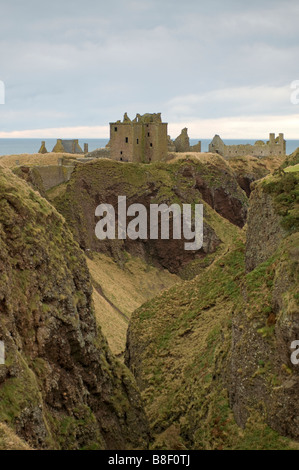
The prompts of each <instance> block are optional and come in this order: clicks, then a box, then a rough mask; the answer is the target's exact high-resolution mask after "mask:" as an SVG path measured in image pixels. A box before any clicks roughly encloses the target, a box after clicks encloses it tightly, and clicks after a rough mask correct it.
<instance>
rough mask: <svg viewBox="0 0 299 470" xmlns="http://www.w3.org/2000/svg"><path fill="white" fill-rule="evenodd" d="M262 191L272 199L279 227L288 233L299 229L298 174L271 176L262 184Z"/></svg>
mask: <svg viewBox="0 0 299 470" xmlns="http://www.w3.org/2000/svg"><path fill="white" fill-rule="evenodd" d="M263 188H264V190H265V191H266V192H267V193H269V194H271V195H272V196H273V197H274V204H275V210H276V212H277V213H278V214H279V215H280V216H281V225H282V227H283V228H284V229H285V230H287V231H288V232H297V231H298V229H299V174H298V173H296V172H288V173H286V174H284V173H283V174H281V175H280V176H276V177H275V176H273V177H272V178H271V179H270V180H269V181H268V180H266V181H265V182H264V184H263Z"/></svg>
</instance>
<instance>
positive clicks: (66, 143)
mask: <svg viewBox="0 0 299 470" xmlns="http://www.w3.org/2000/svg"><path fill="white" fill-rule="evenodd" d="M52 152H55V153H73V154H76V153H77V154H83V153H87V152H88V144H84V152H83V150H82V148H81V147H80V145H79V140H78V139H70V140H63V139H57V142H56V144H55V146H54V148H53V150H52ZM38 153H48V151H47V149H46V146H45V141H42V144H41V148H40V149H39V152H38Z"/></svg>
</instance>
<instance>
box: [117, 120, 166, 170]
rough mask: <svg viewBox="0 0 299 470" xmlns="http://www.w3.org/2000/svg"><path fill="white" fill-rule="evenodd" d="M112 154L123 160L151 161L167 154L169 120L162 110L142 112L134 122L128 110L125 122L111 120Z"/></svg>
mask: <svg viewBox="0 0 299 470" xmlns="http://www.w3.org/2000/svg"><path fill="white" fill-rule="evenodd" d="M109 145H110V157H111V158H112V159H113V160H118V161H123V162H140V163H149V162H154V161H157V160H163V159H165V158H166V157H167V151H168V139H167V123H165V122H162V119H161V113H157V114H144V115H143V116H141V115H140V114H137V115H136V118H135V119H134V120H133V121H131V119H130V118H129V117H128V115H127V113H125V115H124V119H123V121H122V122H121V121H117V122H113V123H110V144H109Z"/></svg>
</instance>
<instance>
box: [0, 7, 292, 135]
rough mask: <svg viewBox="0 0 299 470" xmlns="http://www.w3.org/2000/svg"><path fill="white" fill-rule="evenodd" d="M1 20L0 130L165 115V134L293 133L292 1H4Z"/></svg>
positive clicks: (77, 126)
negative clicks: (2, 91) (0, 87)
mask: <svg viewBox="0 0 299 470" xmlns="http://www.w3.org/2000/svg"><path fill="white" fill-rule="evenodd" d="M0 18H1V29H0V59H1V61H0V80H2V81H3V82H4V84H5V88H6V96H5V98H6V100H5V104H3V105H0V137H45V138H46V137H79V138H82V137H95V138H97V137H99V138H100V137H108V134H109V131H108V126H107V124H108V123H109V122H110V121H116V120H118V119H120V118H122V116H123V114H124V112H128V114H129V116H130V117H131V118H134V117H135V115H136V113H140V114H143V113H146V112H162V117H163V120H164V121H166V122H168V123H169V133H170V134H171V136H172V137H176V135H177V134H178V133H179V131H180V129H181V128H182V127H185V126H186V127H188V129H189V135H190V137H194V138H195V137H198V138H200V137H202V138H210V137H213V135H214V134H215V133H218V134H220V135H221V136H223V137H225V138H235V137H236V138H255V137H256V138H267V137H268V133H269V132H276V133H278V132H284V133H285V134H286V137H287V138H294V139H296V138H297V139H299V104H298V105H294V104H291V101H290V95H291V88H290V85H291V82H293V81H294V80H299V68H298V62H299V61H298V59H299V40H298V39H299V27H298V22H299V2H298V0H283V1H275V0H259V1H257V0H250V1H248V2H244V1H240V0H206V1H201V0H184V1H178V0H139V1H138V0H113V1H108V0H105V1H103V0H84V1H78V0H71V1H69V0H51V1H47V2H45V1H44V0H26V1H24V0H9V1H8V0H0ZM298 97H299V93H298Z"/></svg>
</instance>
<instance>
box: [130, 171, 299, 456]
mask: <svg viewBox="0 0 299 470" xmlns="http://www.w3.org/2000/svg"><path fill="white" fill-rule="evenodd" d="M298 221H299V216H298V176H296V175H282V176H276V177H269V178H267V179H266V180H265V181H262V182H260V183H258V184H257V186H256V189H255V190H254V192H253V193H252V195H251V208H250V212H249V220H248V229H247V231H248V239H247V243H246V246H243V243H242V240H239V241H237V240H235V243H234V248H233V249H229V250H228V252H227V253H226V254H224V255H223V257H222V258H220V259H218V260H217V261H215V262H214V263H213V264H212V265H211V266H210V267H208V268H207V269H206V270H205V271H204V272H203V273H202V274H200V275H199V276H197V277H196V278H194V279H193V280H192V281H188V282H185V283H184V284H182V285H180V286H175V287H173V288H171V289H170V290H168V291H167V292H165V293H163V294H162V295H161V296H160V297H158V298H156V299H155V300H154V301H151V302H148V303H147V304H145V305H143V306H142V307H141V308H140V309H138V310H137V311H136V312H135V313H134V314H133V317H132V319H131V323H130V326H129V331H128V340H127V352H126V363H127V364H128V365H129V367H130V368H131V370H132V372H133V373H134V375H135V377H136V380H137V383H138V385H139V387H140V389H141V391H142V395H143V397H144V400H145V405H146V410H147V413H148V417H149V421H150V425H151V428H152V432H153V435H154V436H155V444H154V445H155V446H156V447H157V448H177V449H182V448H191V449H223V448H233V449H271V448H272V449H285V448H290V447H291V448H298V444H296V443H294V442H291V441H289V440H288V439H286V438H285V437H281V436H287V437H288V438H291V439H298V438H299V435H298V429H299V426H298V416H299V408H298V400H297V397H298V386H299V380H298V379H299V369H298V366H296V365H293V364H292V363H291V360H290V358H291V352H292V351H291V349H290V347H291V343H292V341H294V340H296V339H298V337H299V330H298V326H299V305H298V264H299V263H298V261H299V251H298V248H299V238H298ZM259 234H260V235H259ZM261 238H262V240H260V239H261ZM263 248H264V251H263ZM245 260H246V265H247V269H245ZM153 358H154V359H153ZM238 426H241V428H239V427H238Z"/></svg>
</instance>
